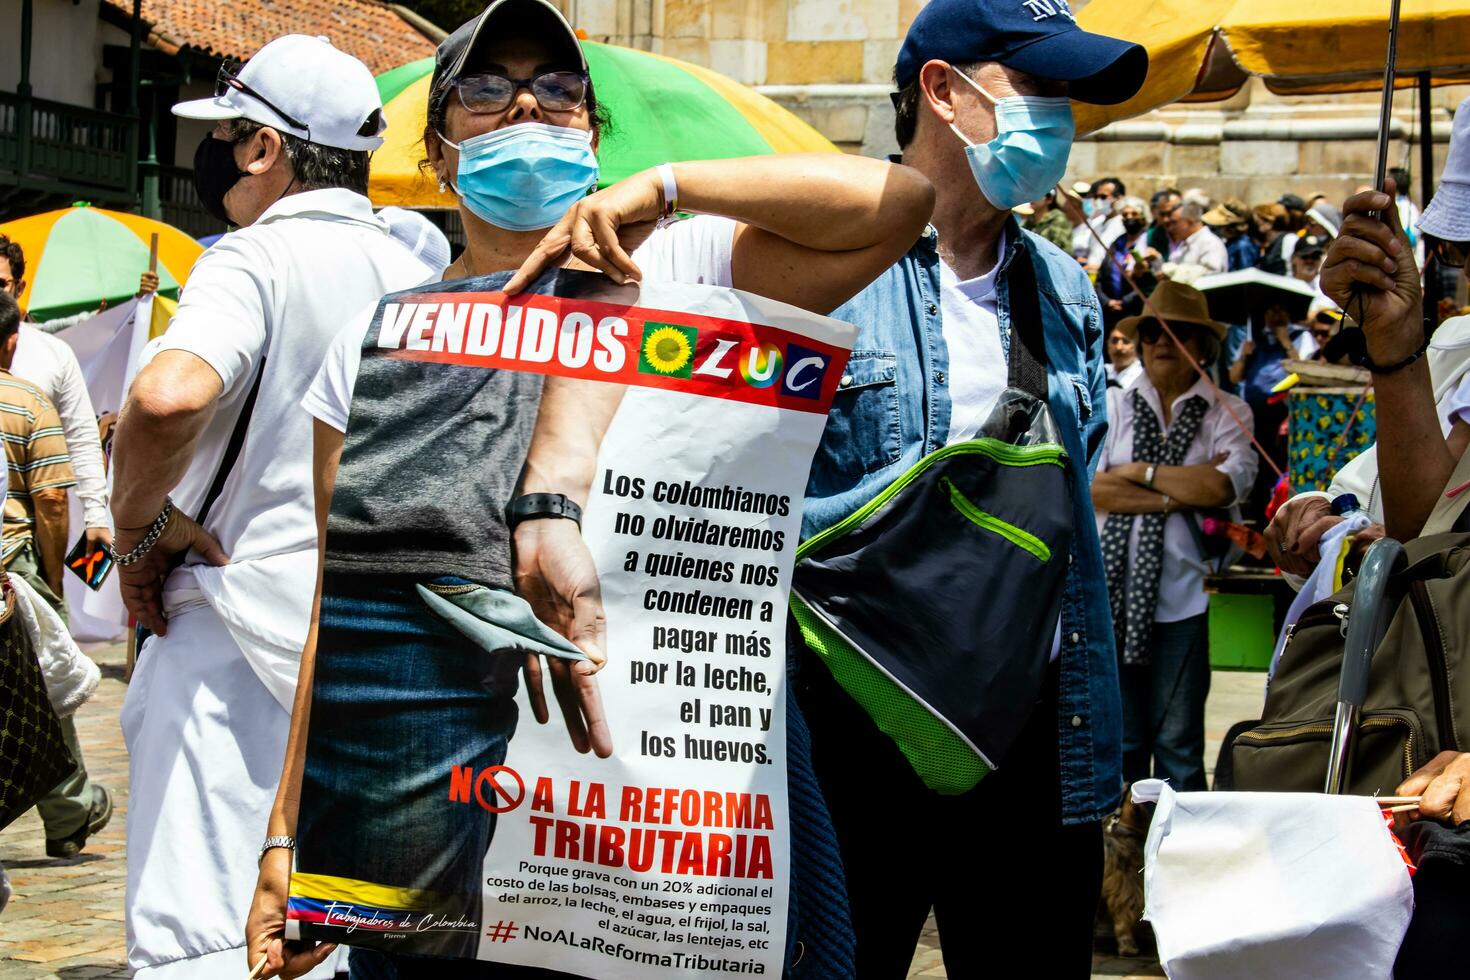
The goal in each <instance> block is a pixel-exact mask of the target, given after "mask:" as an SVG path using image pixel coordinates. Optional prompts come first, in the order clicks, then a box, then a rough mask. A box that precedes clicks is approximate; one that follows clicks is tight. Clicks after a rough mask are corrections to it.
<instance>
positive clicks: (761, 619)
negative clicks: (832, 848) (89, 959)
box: [287, 272, 855, 980]
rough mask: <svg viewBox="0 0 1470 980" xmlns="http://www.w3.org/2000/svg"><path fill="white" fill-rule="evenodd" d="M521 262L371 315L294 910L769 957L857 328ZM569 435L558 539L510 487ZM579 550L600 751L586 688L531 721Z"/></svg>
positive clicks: (460, 933)
mask: <svg viewBox="0 0 1470 980" xmlns="http://www.w3.org/2000/svg"><path fill="white" fill-rule="evenodd" d="M502 281H503V277H501V278H496V277H489V278H487V279H471V280H462V281H459V282H454V283H441V284H433V285H430V286H425V287H420V289H418V290H413V291H409V292H407V293H399V294H396V295H394V296H390V297H387V298H386V300H385V301H384V303H383V304H382V305H381V306H380V308H379V310H378V312H377V315H376V316H375V317H374V319H373V322H372V324H371V326H369V327H368V329H367V330H366V332H365V335H364V338H363V349H362V363H361V368H360V369H359V373H358V375H357V378H356V387H355V389H354V395H353V401H352V413H351V420H350V422H349V424H348V431H347V435H346V440H345V444H344V448H343V452H342V460H341V466H340V468H339V471H338V476H337V483H336V492H335V494H334V497H333V502H332V510H331V514H330V517H329V520H328V531H327V558H326V565H325V568H326V573H325V577H324V581H323V603H322V617H321V626H320V633H319V640H318V645H317V652H316V676H315V682H314V686H313V698H312V708H311V725H310V732H309V736H308V742H307V756H306V773H305V780H304V785H303V789H302V804H301V811H300V816H299V820H298V825H297V841H298V845H297V851H296V858H295V870H294V873H293V877H292V883H291V896H290V902H289V913H288V918H289V922H288V925H287V934H288V936H290V937H302V938H310V939H319V940H327V941H333V942H341V943H346V944H349V945H354V946H367V947H373V948H378V949H384V950H390V951H395V952H401V953H408V954H419V955H431V956H445V957H464V958H478V959H481V960H492V961H497V962H504V963H514V964H523V965H537V966H545V967H550V968H554V969H556V970H559V971H562V972H566V973H570V974H573V975H580V976H586V977H597V978H612V980H616V978H628V980H632V978H638V980H644V978H652V977H696V976H699V977H705V976H738V975H767V976H771V975H778V974H779V973H780V971H781V964H782V959H783V955H784V945H785V929H786V915H787V897H788V890H789V885H790V874H789V871H790V864H791V856H790V853H789V850H790V835H789V831H788V812H787V798H786V733H785V704H786V701H785V639H784V634H785V620H786V607H787V599H788V593H789V588H790V580H791V572H792V565H793V560H794V556H795V552H796V546H797V543H798V537H799V531H800V524H801V502H802V496H803V491H804V489H805V486H806V482H807V475H808V470H809V468H810V464H811V458H812V454H813V453H814V451H815V449H816V446H817V443H818V441H819V440H820V438H821V435H822V431H823V429H824V427H825V423H826V414H827V410H828V407H829V406H830V404H831V401H832V398H833V395H834V394H835V392H836V390H837V387H838V384H839V380H840V377H841V374H842V369H843V366H844V364H845V363H846V358H847V354H848V350H849V348H850V346H851V343H852V339H853V337H854V335H855V330H854V328H852V327H851V326H850V325H847V324H844V323H840V322H838V321H834V320H831V319H828V318H825V317H820V316H816V315H813V314H810V313H807V312H805V311H802V310H798V309H796V308H794V307H790V306H786V305H784V304H781V303H776V302H772V301H769V300H765V299H762V298H759V297H755V296H752V295H748V294H744V293H741V292H738V291H736V290H731V289H717V288H711V287H706V286H693V285H673V284H653V285H644V286H642V287H641V289H639V288H636V287H616V286H613V285H612V284H611V283H610V281H609V280H607V279H605V278H602V277H600V276H592V275H588V274H583V273H568V272H561V273H559V274H557V275H554V276H548V277H545V278H544V279H543V280H542V281H541V282H540V283H538V284H537V286H536V287H535V288H534V289H533V291H531V292H528V293H526V294H523V295H518V296H515V297H509V298H507V297H506V296H505V295H504V294H502V293H499V292H496V291H495V287H496V286H497V285H498V284H499V283H500V282H502ZM589 383H590V384H589ZM569 384H577V385H581V387H578V388H575V389H569V388H568V387H566V386H567V385H569ZM558 386H561V387H558ZM573 390H574V394H575V398H576V399H578V400H575V401H572V402H568V400H567V398H566V397H565V396H566V393H567V392H568V391H573ZM567 404H573V405H575V406H576V410H575V411H572V412H569V413H568V412H564V411H562V408H561V407H562V406H565V405H567ZM559 412H560V414H558V413H559ZM609 412H610V415H608V420H607V421H606V424H605V427H603V425H602V424H601V423H599V421H598V419H599V418H600V417H601V416H602V415H604V414H607V413H609ZM533 423H534V425H533ZM543 439H546V440H553V439H554V440H560V441H559V442H557V443H556V445H558V446H561V445H565V446H567V447H570V448H569V449H568V450H567V451H565V452H560V451H559V452H557V453H551V454H539V455H538V452H539V450H540V449H541V448H543V447H541V440H543ZM577 447H592V448H588V449H585V450H583V451H584V452H585V453H586V454H587V455H586V459H585V463H584V464H578V463H576V460H575V458H574V457H576V455H577ZM547 460H550V463H549V464H548V463H547ZM548 466H549V468H550V469H556V470H558V471H560V470H562V469H565V471H566V472H568V473H578V474H583V476H582V477H581V479H582V482H583V483H584V484H585V486H583V487H581V488H580V489H581V490H582V491H583V492H582V494H581V496H582V499H584V500H585V507H584V509H583V512H582V513H581V515H580V529H578V528H577V526H576V525H575V524H574V523H573V522H572V521H570V520H556V519H542V520H538V521H537V522H536V525H537V526H536V527H535V529H534V531H533V533H534V534H537V535H547V536H557V537H556V538H555V540H556V541H558V542H561V543H560V544H558V545H557V546H556V548H552V547H551V546H550V545H544V546H541V547H542V548H543V549H544V550H539V551H538V552H537V556H538V559H539V562H540V564H534V563H531V560H530V559H529V558H528V557H527V555H526V554H525V550H526V547H527V545H526V540H525V539H523V538H521V537H516V538H515V548H514V549H512V547H511V542H510V538H509V535H508V533H507V529H506V528H505V527H504V526H503V525H504V522H505V518H504V517H502V514H503V512H504V510H505V507H506V505H507V504H508V503H509V502H510V501H511V500H512V499H515V498H516V496H517V492H518V488H519V486H520V481H521V480H522V479H526V478H528V474H529V471H531V470H533V469H535V470H540V469H542V468H546V467H548ZM523 470H524V471H526V472H524V473H523ZM573 482H576V481H575V480H573ZM558 506H559V505H558ZM547 540H551V538H550V537H548V538H547ZM568 542H570V545H569V544H568ZM578 562H580V564H578ZM572 566H575V567H576V568H577V569H579V570H580V571H578V572H577V573H576V574H568V573H567V572H566V569H567V568H568V567H572ZM543 576H544V577H543ZM568 581H571V582H573V583H574V585H575V588H574V590H573V591H577V592H578V595H579V596H580V597H582V598H583V599H585V598H586V597H587V596H591V595H595V596H596V597H597V599H598V601H600V603H601V611H602V614H603V616H604V617H605V629H606V640H605V649H606V665H605V667H604V668H603V669H602V670H601V672H600V673H598V674H597V675H596V691H597V696H598V698H599V699H600V705H601V709H602V710H603V712H604V713H605V716H606V719H607V726H608V729H609V731H610V734H611V742H612V751H611V755H610V756H609V757H606V758H601V757H598V756H597V755H595V754H592V753H582V752H578V751H576V750H575V748H574V745H573V737H572V735H571V730H572V728H573V727H574V726H573V725H572V724H570V723H565V722H564V721H563V715H562V711H561V707H562V706H563V704H564V703H565V702H564V700H563V699H564V698H569V699H570V700H571V701H572V702H575V695H574V694H569V693H568V692H567V691H566V690H564V689H558V688H556V686H555V685H554V684H552V683H550V682H548V683H547V684H546V700H547V702H548V705H549V714H550V720H549V723H546V724H538V723H537V722H536V720H535V719H534V717H533V710H532V705H531V702H530V701H529V698H528V693H527V688H526V684H525V683H524V681H523V680H522V679H521V678H520V676H519V675H520V671H521V664H522V663H524V661H525V659H526V658H525V655H524V654H523V653H522V652H521V651H522V650H538V651H541V652H542V653H544V654H546V656H545V657H544V658H540V659H538V662H539V663H542V664H543V665H548V666H544V667H543V672H544V673H546V674H548V675H549V674H550V670H549V664H550V663H551V662H552V661H553V660H555V659H557V658H563V661H562V662H565V663H572V662H573V661H574V660H575V659H576V658H578V657H580V656H581V654H580V653H579V648H578V647H576V646H573V645H571V644H569V643H568V642H567V641H566V639H565V638H564V637H563V636H562V635H560V634H558V633H557V631H556V630H553V629H551V628H549V627H548V625H547V624H548V623H554V621H555V620H556V618H557V605H556V602H555V601H553V600H552V599H548V596H549V595H550V596H553V599H554V596H555V594H559V590H562V591H565V587H566V583H567V582H568ZM533 612H534V613H535V615H534V616H533V615H531V614H532V613H533ZM559 628H560V627H559ZM572 713H573V714H575V710H573V712H572Z"/></svg>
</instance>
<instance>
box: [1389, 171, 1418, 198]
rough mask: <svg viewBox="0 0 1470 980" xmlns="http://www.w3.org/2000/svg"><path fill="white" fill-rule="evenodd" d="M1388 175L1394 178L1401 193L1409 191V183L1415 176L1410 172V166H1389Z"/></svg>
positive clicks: (1395, 184)
mask: <svg viewBox="0 0 1470 980" xmlns="http://www.w3.org/2000/svg"><path fill="white" fill-rule="evenodd" d="M1388 175H1389V176H1390V177H1392V178H1393V182H1394V186H1395V187H1397V188H1398V192H1399V193H1400V194H1407V193H1409V184H1410V183H1412V182H1413V179H1414V178H1413V177H1412V176H1411V175H1410V174H1409V168H1408V167H1389V168H1388Z"/></svg>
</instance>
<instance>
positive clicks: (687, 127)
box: [368, 41, 840, 208]
mask: <svg viewBox="0 0 1470 980" xmlns="http://www.w3.org/2000/svg"><path fill="white" fill-rule="evenodd" d="M582 49H583V50H584V51H585V52H586V53H587V65H588V68H589V69H590V70H591V73H592V84H593V86H594V87H595V88H596V89H597V100H598V102H599V103H601V104H602V105H603V106H605V107H606V109H607V115H608V118H609V119H610V120H611V121H612V125H611V127H610V129H609V131H607V132H605V133H603V135H602V140H601V144H600V146H599V147H598V161H599V163H600V165H601V175H600V177H599V178H598V185H599V186H601V187H606V186H607V185H608V184H612V183H616V182H617V181H619V180H622V179H623V178H624V177H628V176H630V175H632V174H635V173H637V172H638V171H640V170H644V169H646V168H648V167H653V166H657V165H658V164H660V163H669V162H672V161H677V160H719V159H727V158H729V157H743V156H754V155H757V154H764V153H822V152H826V153H837V152H840V151H839V150H838V149H837V147H835V146H833V145H832V143H831V142H830V141H829V140H828V139H827V138H826V137H824V136H823V135H822V134H821V133H819V132H817V131H816V130H815V129H813V128H812V127H811V126H808V125H807V124H806V123H804V122H802V121H801V120H800V119H798V118H797V117H796V116H795V115H793V114H792V113H790V112H788V111H787V110H786V109H784V108H782V107H781V106H779V105H777V104H776V103H775V102H772V101H771V100H770V99H768V98H766V97H765V96H763V95H758V94H757V93H756V92H755V91H753V90H752V89H750V88H747V87H746V86H744V85H741V84H739V83H738V82H735V81H733V80H731V79H729V78H727V77H725V76H724V75H721V74H719V73H718V72H713V71H710V70H709V69H708V68H701V67H699V66H698V65H691V64H689V63H688V62H686V61H677V60H675V59H673V58H666V57H664V56H663V55H657V54H651V53H649V52H647V51H638V50H635V49H633V48H623V47H617V46H614V45H610V44H599V43H597V42H595V41H584V42H583V44H582ZM433 69H434V59H433V58H424V59H422V60H419V61H412V62H409V63H408V64H406V65H402V66H400V67H398V68H394V69H392V70H390V71H386V72H384V73H383V74H381V75H379V76H378V92H379V94H380V95H382V97H383V106H384V112H385V114H386V115H387V118H388V131H387V133H386V134H385V135H386V137H387V142H386V143H384V145H383V146H382V148H381V149H379V150H378V151H377V152H375V153H374V154H373V168H372V180H371V184H370V189H369V191H368V194H369V196H370V197H371V198H372V199H373V203H374V204H376V205H378V206H380V207H381V206H385V205H390V204H396V205H398V206H400V207H412V208H452V207H454V206H455V199H454V196H453V195H452V194H447V193H446V194H440V193H439V188H438V186H437V184H436V183H435V182H433V181H431V180H430V179H429V178H427V177H425V176H424V175H423V173H422V172H420V170H419V161H420V160H422V159H423V158H424V146H423V135H424V126H425V120H426V111H427V106H428V101H429V81H430V77H431V75H432V73H433Z"/></svg>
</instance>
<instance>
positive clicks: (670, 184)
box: [654, 163, 679, 218]
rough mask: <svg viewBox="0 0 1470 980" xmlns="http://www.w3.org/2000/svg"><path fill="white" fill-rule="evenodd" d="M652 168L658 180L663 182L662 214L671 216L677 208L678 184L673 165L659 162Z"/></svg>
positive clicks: (666, 216)
mask: <svg viewBox="0 0 1470 980" xmlns="http://www.w3.org/2000/svg"><path fill="white" fill-rule="evenodd" d="M654 170H655V171H656V172H657V173H658V177H659V180H661V181H663V184H664V214H663V216H664V217H665V218H668V217H672V216H673V214H674V212H675V211H677V210H679V184H678V182H676V181H675V180H674V165H673V164H672V163H661V164H659V165H658V166H657V167H655V168H654Z"/></svg>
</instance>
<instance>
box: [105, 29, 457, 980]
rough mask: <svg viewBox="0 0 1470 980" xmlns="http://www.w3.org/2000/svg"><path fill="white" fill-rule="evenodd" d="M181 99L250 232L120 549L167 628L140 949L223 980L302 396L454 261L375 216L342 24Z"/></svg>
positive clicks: (135, 452) (157, 666) (157, 684)
mask: <svg viewBox="0 0 1470 980" xmlns="http://www.w3.org/2000/svg"><path fill="white" fill-rule="evenodd" d="M174 113H175V114H176V115H179V116H183V117H185V118H191V119H206V120H216V121H217V124H216V125H215V127H214V129H213V130H212V131H211V132H210V133H209V134H208V135H207V136H206V137H205V138H204V140H203V141H202V142H201V143H200V145H199V150H198V152H197V153H196V155H195V164H194V171H195V174H194V177H195V183H196V185H197V186H198V189H199V195H200V198H201V200H202V201H203V202H204V204H205V206H206V207H208V208H209V209H210V210H211V211H212V212H214V213H215V214H216V215H217V216H218V217H219V218H221V219H223V220H226V221H228V222H230V223H231V224H233V225H236V226H237V227H238V228H239V229H240V230H239V231H236V232H235V233H233V234H231V235H227V236H226V237H225V238H223V239H222V240H221V241H220V242H219V243H218V244H216V245H215V246H214V247H213V248H212V249H210V250H209V251H208V252H207V253H205V255H204V256H203V257H202V258H200V260H199V262H198V263H197V264H196V265H195V266H194V270H193V273H192V275H191V276H190V281H189V285H188V288H187V289H185V290H184V292H183V295H182V297H181V298H180V301H179V309H178V312H177V313H176V314H175V316H174V319H173V322H172V324H171V325H170V327H169V330H168V333H167V334H166V335H164V336H163V337H160V338H159V339H158V340H156V341H155V342H154V343H153V344H151V345H150V347H149V349H148V350H147V351H146V352H145V355H144V360H145V366H144V367H143V369H142V370H141V371H140V372H139V374H138V377H137V380H136V381H134V383H133V386H132V391H131V393H130V396H129V399H128V402H127V404H126V405H125V406H124V408H123V411H122V416H121V419H120V421H119V424H118V428H117V433H116V436H115V441H114V447H115V457H116V467H117V468H116V471H115V483H114V492H113V506H112V512H113V517H114V519H115V523H116V529H117V530H116V540H115V542H114V557H115V560H116V561H117V565H118V571H119V574H120V577H121V582H120V584H121V588H122V593H123V599H124V601H125V602H126V604H127V606H128V609H129V611H130V612H132V613H133V615H135V616H136V617H137V619H138V622H139V623H140V624H141V625H142V627H143V628H144V629H146V630H147V631H149V632H151V634H152V635H151V637H149V638H148V639H147V640H146V641H145V642H144V643H143V644H142V646H141V647H140V649H139V653H138V666H137V669H136V672H135V673H134V675H133V678H132V682H131V684H130V685H129V689H128V696H127V700H126V702H125V703H124V705H123V712H122V719H121V720H122V727H123V735H124V737H125V739H126V741H127V746H128V751H129V754H130V778H131V798H130V801H129V814H128V892H127V927H128V929H127V931H128V962H129V965H130V966H132V967H133V968H134V970H135V971H136V972H135V974H134V976H136V977H140V978H147V980H153V978H169V980H173V978H195V977H198V978H211V980H212V978H215V977H222V976H229V975H232V974H234V973H237V972H239V968H240V962H241V960H242V958H243V953H242V951H241V948H240V943H241V938H240V924H241V923H242V922H244V921H245V916H246V914H247V912H248V910H249V906H250V897H251V894H252V892H253V890H254V887H255V878H256V866H255V864H252V863H251V861H250V857H251V855H252V854H254V853H255V851H256V849H257V848H258V847H260V845H261V843H262V840H261V839H262V836H263V833H264V828H265V827H266V823H267V820H268V816H269V812H270V808H271V803H272V801H273V799H274V796H275V792H276V782H277V776H278V774H279V772H280V766H281V759H282V757H283V753H284V752H285V748H286V744H285V743H286V732H287V728H288V725H289V722H290V711H291V707H292V703H293V700H294V696H295V687H296V670H297V662H298V658H299V656H300V652H301V648H302V645H303V644H304V642H305V639H306V633H307V624H308V619H309V610H310V606H311V597H312V593H313V589H314V583H315V576H316V557H315V555H316V550H315V549H316V524H315V517H314V513H315V510H314V502H313V499H312V489H311V486H312V480H311V423H310V418H309V416H308V415H307V414H306V413H305V412H304V411H302V410H301V408H300V406H299V402H300V400H301V397H302V395H303V394H304V393H305V391H306V388H307V385H308V383H309V382H310V380H311V378H312V375H313V374H314V373H315V372H316V369H317V367H318V366H319V365H320V364H321V361H322V357H323V354H324V352H325V351H326V348H327V346H328V343H329V342H330V341H331V339H332V337H333V336H334V335H335V334H336V333H337V332H338V331H339V330H340V328H341V325H342V323H343V320H344V318H345V317H347V316H350V315H351V314H352V313H353V312H355V311H356V310H358V309H359V308H361V307H364V306H367V305H369V304H371V303H375V302H377V300H378V298H379V297H381V296H382V295H383V294H384V293H387V292H392V291H395V290H399V289H405V288H408V287H410V286H414V285H418V284H419V283H421V282H423V281H425V280H426V279H428V278H430V277H431V275H432V274H433V273H434V271H436V270H430V269H429V268H427V267H426V266H425V264H424V263H423V262H422V261H421V260H420V259H418V258H416V257H415V256H414V254H413V253H412V252H411V251H409V250H408V249H407V248H405V247H404V245H403V244H401V243H400V242H399V241H398V240H396V239H395V238H394V237H393V236H392V235H391V234H390V231H389V227H388V223H387V222H385V221H382V220H380V219H378V218H377V217H375V216H374V215H373V211H372V206H371V204H370V203H369V201H368V199H367V197H366V193H367V182H368V157H369V154H370V152H371V151H372V150H374V149H376V148H377V147H378V146H379V145H381V144H382V142H383V140H382V137H381V135H380V134H381V133H382V130H383V128H384V121H383V112H382V102H381V100H380V99H379V96H378V91H377V86H376V85H375V84H374V82H373V77H372V74H371V73H370V72H369V71H368V69H367V68H366V66H364V65H363V64H362V63H361V62H359V61H358V60H357V59H355V58H353V57H351V56H349V55H347V54H345V53H343V52H341V51H338V50H336V49H335V48H333V47H332V46H331V44H330V43H329V42H328V41H327V39H325V38H313V37H305V36H301V35H289V36H286V37H281V38H277V39H276V40H274V41H272V42H270V43H269V44H267V45H266V46H265V47H263V48H261V49H260V51H259V52H258V53H257V54H256V55H255V57H254V58H252V59H251V60H250V62H249V63H248V64H247V65H245V66H244V67H243V68H238V67H237V66H232V65H229V64H226V65H225V66H224V67H223V68H221V70H220V75H219V81H218V86H217V94H216V96H215V97H214V98H209V99H201V100H198V101H194V102H186V103H183V104H181V105H177V106H175V107H174ZM267 843H268V844H269V846H281V844H280V842H276V843H274V844H270V843H269V842H267ZM329 971H330V965H329V964H322V965H320V966H319V967H318V968H317V970H316V971H315V972H313V973H312V974H310V975H311V976H330V972H329Z"/></svg>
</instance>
